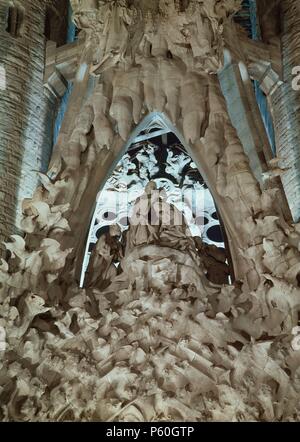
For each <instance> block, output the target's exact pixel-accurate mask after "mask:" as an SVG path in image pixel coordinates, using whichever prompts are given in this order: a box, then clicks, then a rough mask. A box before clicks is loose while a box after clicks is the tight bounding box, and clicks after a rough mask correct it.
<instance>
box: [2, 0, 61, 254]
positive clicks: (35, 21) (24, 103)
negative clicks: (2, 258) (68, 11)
mask: <svg viewBox="0 0 300 442" xmlns="http://www.w3.org/2000/svg"><path fill="white" fill-rule="evenodd" d="M10 3H11V2H9V1H6V0H5V1H1V2H0V64H1V66H3V67H4V68H5V71H6V90H1V91H0V112H1V120H0V238H1V250H2V251H3V245H2V244H3V240H6V239H7V238H8V237H9V236H10V235H11V234H12V233H15V232H16V225H18V221H19V220H20V214H21V201H22V200H23V198H25V197H30V196H32V194H33V191H34V189H35V188H36V186H37V183H38V177H37V173H36V171H40V170H44V171H46V170H47V167H48V164H49V159H50V155H51V149H52V140H51V137H52V122H53V118H54V115H53V114H54V112H55V103H54V102H53V101H52V99H51V97H50V96H49V95H47V94H46V92H45V93H44V88H43V77H44V65H45V61H44V57H45V36H44V26H45V12H46V2H43V1H33V0H32V1H31V0H26V1H19V2H16V5H19V6H20V5H21V6H24V8H25V16H24V22H23V26H22V30H21V35H20V36H19V37H13V36H12V35H10V34H9V33H8V32H6V29H7V25H8V7H9V4H10ZM17 218H18V220H17Z"/></svg>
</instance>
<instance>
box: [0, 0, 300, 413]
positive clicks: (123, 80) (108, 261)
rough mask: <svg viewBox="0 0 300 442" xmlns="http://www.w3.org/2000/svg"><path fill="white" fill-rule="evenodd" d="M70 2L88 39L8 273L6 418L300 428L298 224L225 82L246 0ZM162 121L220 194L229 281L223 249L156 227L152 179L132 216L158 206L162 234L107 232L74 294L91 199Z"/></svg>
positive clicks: (2, 376)
mask: <svg viewBox="0 0 300 442" xmlns="http://www.w3.org/2000/svg"><path fill="white" fill-rule="evenodd" d="M72 4H73V9H74V19H75V20H76V23H77V25H78V26H79V27H80V28H82V29H83V30H84V32H85V43H84V45H85V46H84V51H83V54H82V57H81V58H80V60H81V61H80V64H79V66H78V75H77V80H76V84H75V92H74V94H75V96H73V101H72V106H73V107H72V109H73V111H74V115H73V117H72V118H71V122H69V124H66V125H65V128H64V131H65V132H64V137H61V138H60V141H59V142H58V145H57V146H56V148H55V152H54V155H53V159H52V162H51V167H50V170H49V172H48V174H47V175H42V174H41V175H40V179H41V184H40V186H39V188H38V189H37V190H36V192H35V194H34V196H33V198H32V200H31V201H30V200H26V201H25V202H24V205H23V215H24V219H23V222H22V226H23V229H24V238H23V237H21V236H13V237H12V241H11V242H9V243H7V244H6V247H7V250H8V254H7V259H6V260H2V261H1V265H0V283H1V286H0V331H1V332H2V330H4V333H3V332H2V334H1V341H0V419H1V420H3V421H40V420H45V421H53V420H57V421H68V420H74V421H92V420H102V421H103V420H105V421H129V420H130V421H172V420H174V421H218V420H222V421H224V420H225V421H246V420H251V421H261V420H263V421H281V420H290V421H295V420H299V417H300V402H299V394H300V370H299V361H300V348H299V346H298V343H299V339H298V338H299V330H298V327H299V323H298V322H299V311H300V287H299V286H300V267H299V262H300V252H299V250H300V226H299V224H292V223H291V220H290V219H289V218H288V217H287V216H285V214H284V213H283V212H282V209H281V207H280V204H279V201H281V199H280V198H281V196H282V195H281V193H280V192H281V190H280V189H279V188H278V189H277V188H276V186H275V187H263V186H260V185H259V183H258V181H257V180H256V178H255V176H254V174H253V171H252V170H251V167H250V165H249V160H248V158H247V155H246V154H245V151H244V149H243V146H242V144H241V142H240V140H239V138H238V136H237V133H236V131H235V130H234V128H233V127H232V124H231V121H230V118H229V115H228V112H227V108H226V103H225V100H224V97H223V96H222V92H221V89H220V85H219V81H218V78H217V76H216V73H217V72H218V70H219V69H220V68H221V67H222V65H223V54H224V52H223V49H224V48H225V46H226V44H227V43H226V38H225V37H226V35H228V33H227V31H228V28H229V27H230V26H231V24H232V23H231V16H232V14H233V13H234V12H235V11H236V10H237V9H238V7H239V5H240V2H239V1H236V0H221V1H217V0H209V1H205V2H202V1H200V0H199V1H198V0H190V1H189V2H179V1H176V0H168V1H166V0H155V1H151V2H149V1H146V0H145V1H144V0H141V1H138V0H134V1H131V2H129V1H126V0H106V1H104V0H101V1H99V2H96V1H91V0H82V1H79V0H72ZM82 72H84V75H81V74H82ZM170 72H172V75H170ZM91 77H96V78H97V81H95V82H94V83H95V84H96V86H95V88H94V89H93V90H92V91H91V90H90V89H89V81H85V80H84V79H86V78H88V79H91ZM168 77H170V83H169V84H167V80H168ZM76 94H77V95H76ZM152 111H156V112H163V113H164V114H165V116H166V118H168V119H169V121H170V122H171V123H174V124H175V125H176V128H177V130H178V131H179V133H181V134H183V137H184V139H185V142H186V144H187V145H189V148H190V150H191V152H192V153H193V159H194V161H195V164H196V165H197V167H199V169H200V170H201V173H202V175H203V178H204V179H205V180H206V181H207V184H208V185H209V187H210V189H211V192H212V194H213V196H214V198H215V201H216V204H217V205H218V208H219V211H220V214H221V217H222V219H223V222H224V225H225V229H226V232H227V235H228V238H229V244H230V251H231V255H232V262H233V267H234V270H235V276H236V280H235V282H234V283H233V284H228V283H226V276H227V263H226V257H225V256H224V254H223V253H222V252H220V251H216V250H215V249H213V248H206V249H203V245H202V244H201V243H200V242H199V241H198V242H197V241H196V243H195V241H194V240H193V239H192V238H191V236H190V235H189V232H188V229H187V228H186V225H185V223H184V222H182V223H181V225H177V224H176V223H170V222H164V221H163V216H164V214H165V213H166V212H168V210H169V212H170V214H171V219H172V220H174V219H175V218H176V217H177V216H179V215H180V214H179V213H178V211H177V210H176V208H175V207H174V206H170V205H169V204H168V203H167V202H166V200H165V199H164V198H163V197H161V196H159V195H157V194H156V193H155V192H156V189H155V186H154V185H153V183H152V182H151V183H150V184H149V185H147V188H146V191H145V195H144V196H143V197H142V198H141V199H140V200H139V201H137V203H136V204H137V205H140V204H141V200H144V202H145V203H146V204H147V205H148V204H149V200H151V196H152V194H153V193H154V197H153V198H154V199H153V200H152V202H151V204H152V206H153V207H154V212H155V214H156V216H157V218H158V222H156V223H154V225H149V224H142V223H137V224H134V223H131V226H130V228H129V230H128V232H127V233H126V235H125V237H123V238H119V234H120V232H114V231H111V232H110V233H109V234H106V235H103V236H101V237H100V239H99V242H98V244H97V247H96V249H95V250H94V253H93V256H92V259H91V263H90V267H89V273H88V279H87V282H86V285H85V288H84V289H80V288H79V287H78V268H80V257H81V256H82V249H83V246H84V241H85V238H86V225H87V224H88V220H90V214H91V211H92V208H93V205H94V202H95V199H96V195H97V193H98V191H99V189H100V188H101V186H103V184H104V182H105V179H106V178H107V174H108V170H109V168H110V167H111V166H112V165H113V164H114V163H115V162H116V159H117V158H118V156H119V155H120V154H121V152H122V149H123V147H124V144H125V142H126V141H127V139H128V137H129V136H130V134H131V131H132V130H133V128H134V127H135V125H136V124H138V122H139V121H140V120H141V119H142V118H143V116H146V115H147V114H148V113H150V112H152ZM61 140H65V141H66V143H65V144H64V143H63V142H62V141H61ZM146 214H147V215H148V214H149V210H148V209H147V211H146ZM147 218H148V216H147ZM123 249H124V250H125V253H124V256H123ZM114 261H118V264H119V267H118V270H117V266H115V265H114V264H115V263H114ZM116 264H117V263H116ZM212 269H220V271H219V270H218V272H219V274H218V275H217V277H215V276H216V275H214V273H215V270H212ZM3 336H4V339H5V341H3ZM3 342H4V343H5V345H3Z"/></svg>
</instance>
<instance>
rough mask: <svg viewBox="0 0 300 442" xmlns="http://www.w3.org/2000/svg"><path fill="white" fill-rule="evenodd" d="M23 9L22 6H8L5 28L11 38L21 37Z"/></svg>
mask: <svg viewBox="0 0 300 442" xmlns="http://www.w3.org/2000/svg"><path fill="white" fill-rule="evenodd" d="M24 17H25V9H24V8H23V7H22V6H19V5H18V6H10V7H9V8H8V15H7V28H6V32H8V33H9V34H10V35H11V36H12V37H14V38H18V37H22V32H23V27H24Z"/></svg>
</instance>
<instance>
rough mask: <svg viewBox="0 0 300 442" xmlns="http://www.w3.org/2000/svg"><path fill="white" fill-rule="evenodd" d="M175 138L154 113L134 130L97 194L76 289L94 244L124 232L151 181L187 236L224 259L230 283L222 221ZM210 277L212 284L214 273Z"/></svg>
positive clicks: (211, 198)
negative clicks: (185, 228)
mask: <svg viewBox="0 0 300 442" xmlns="http://www.w3.org/2000/svg"><path fill="white" fill-rule="evenodd" d="M180 138H181V137H180V135H179V134H178V133H177V131H176V129H175V128H174V127H172V125H171V123H170V122H169V121H168V120H167V119H166V118H165V117H164V115H162V114H158V113H152V114H151V115H149V116H148V117H146V119H145V120H144V121H143V122H142V123H141V124H140V125H139V126H138V127H137V128H136V129H135V131H134V132H133V134H132V136H131V137H130V139H129V141H128V142H127V144H126V146H125V147H124V149H123V151H122V153H121V154H120V156H119V159H118V162H117V164H114V165H113V166H112V168H111V169H112V170H111V171H110V173H109V177H108V179H107V180H106V183H105V184H104V186H102V190H101V191H100V192H99V193H98V196H97V202H96V208H95V210H94V214H93V218H92V221H91V224H90V228H89V233H88V237H87V241H86V246H85V254H84V260H83V264H82V271H81V277H80V287H83V286H84V282H85V275H86V271H87V269H88V265H89V261H90V257H91V254H92V252H93V250H94V248H95V246H96V244H97V241H98V240H99V239H100V238H101V236H102V235H105V234H106V233H107V232H108V231H109V228H110V226H113V225H118V226H119V228H120V230H121V231H122V232H126V230H128V228H129V224H130V220H131V217H132V211H133V207H134V204H135V202H136V200H137V199H138V198H139V197H140V196H141V195H142V194H143V192H144V189H145V187H146V185H147V184H148V183H149V182H150V181H154V182H155V184H156V186H157V189H158V190H159V191H162V192H164V195H165V197H166V201H167V202H168V203H169V204H171V205H173V206H175V207H176V208H177V209H178V210H179V211H180V212H181V213H182V214H183V219H184V221H185V223H186V224H187V226H188V228H189V232H190V234H191V236H193V237H194V238H195V240H196V241H197V240H198V239H200V241H201V244H203V245H204V247H206V252H207V253H208V254H209V250H210V251H211V253H212V254H215V255H218V253H219V256H221V254H222V253H223V256H226V259H224V264H225V265H226V266H228V274H227V276H225V277H224V283H229V282H231V280H232V279H233V275H232V274H230V273H231V272H230V266H229V265H228V264H229V261H230V253H229V250H228V242H227V239H226V234H225V232H224V228H223V223H222V221H221V220H220V216H219V212H218V210H217V207H216V205H215V202H214V199H213V196H212V194H211V192H210V190H209V188H208V186H207V184H206V182H205V180H204V179H203V177H202V175H201V172H200V171H199V170H198V167H197V165H196V164H195V162H194V161H193V158H192V155H191V153H190V152H189V151H188V147H187V146H186V145H185V143H184V142H183V140H182V139H180ZM152 221H153V220H152ZM225 273H226V272H225ZM209 279H212V282H216V277H215V278H214V276H213V275H211V276H210V277H209Z"/></svg>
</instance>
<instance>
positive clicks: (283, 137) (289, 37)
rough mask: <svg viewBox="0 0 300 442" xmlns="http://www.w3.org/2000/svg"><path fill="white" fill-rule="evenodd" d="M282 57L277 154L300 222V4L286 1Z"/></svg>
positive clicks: (275, 97)
mask: <svg viewBox="0 0 300 442" xmlns="http://www.w3.org/2000/svg"><path fill="white" fill-rule="evenodd" d="M281 7H282V24H283V29H282V31H283V32H282V57H283V80H284V82H283V84H281V85H280V86H279V87H278V88H277V89H276V90H275V91H274V92H273V93H272V98H271V102H272V108H273V115H274V119H275V122H274V123H275V134H276V144H277V153H278V156H279V157H282V158H283V159H284V161H283V162H282V164H283V165H284V167H286V168H289V170H288V171H287V172H286V173H285V174H284V175H283V176H282V183H283V186H284V189H285V192H286V196H287V199H288V202H289V205H290V209H291V212H292V215H293V218H294V221H299V219H300V205H299V200H300V112H299V111H300V92H299V91H295V90H293V87H292V81H293V72H292V71H293V67H295V66H298V65H299V64H300V60H299V48H300V40H299V33H300V2H299V1H298V0H283V1H282V2H281Z"/></svg>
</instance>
